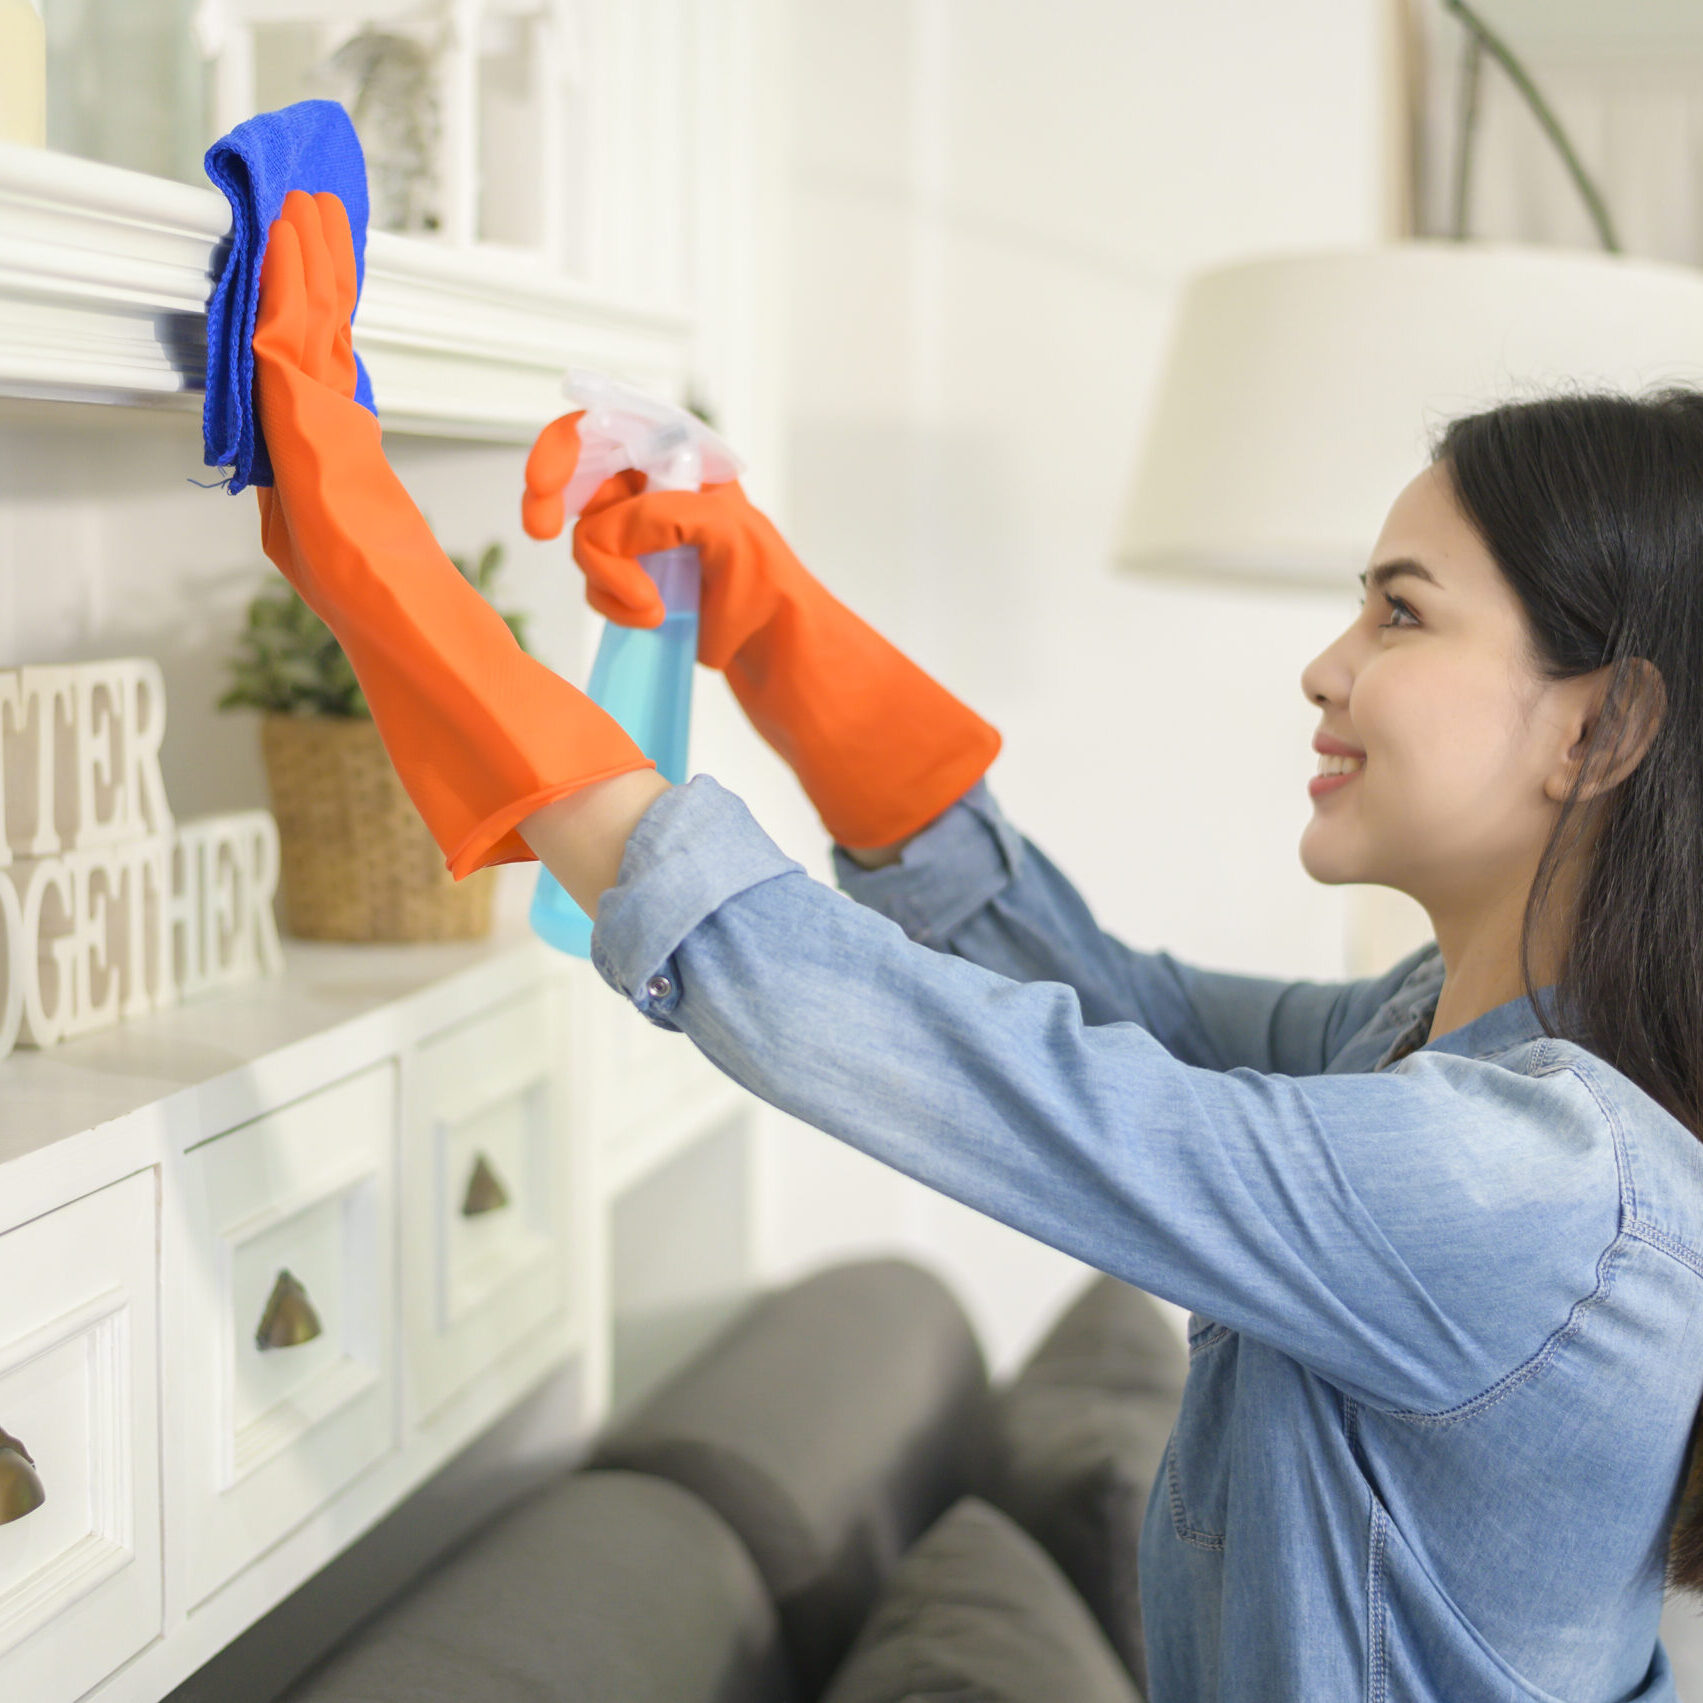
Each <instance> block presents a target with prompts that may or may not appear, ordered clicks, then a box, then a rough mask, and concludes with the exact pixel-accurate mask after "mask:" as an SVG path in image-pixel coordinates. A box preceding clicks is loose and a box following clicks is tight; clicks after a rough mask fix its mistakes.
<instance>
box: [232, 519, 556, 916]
mask: <svg viewBox="0 0 1703 1703" xmlns="http://www.w3.org/2000/svg"><path fill="white" fill-rule="evenodd" d="M450 559H451V560H452V561H453V562H454V563H455V565H456V567H457V568H458V569H459V570H460V571H461V573H462V574H463V575H464V576H465V577H466V578H467V579H468V580H469V581H470V582H471V583H472V584H473V586H474V587H475V588H476V589H477V590H478V591H480V592H481V593H484V594H486V595H489V593H490V590H491V587H492V584H493V582H494V581H495V579H496V577H497V574H498V571H499V570H500V569H501V567H502V560H503V551H502V546H501V545H500V544H495V543H493V544H490V545H488V546H487V547H486V549H485V550H484V552H483V553H482V554H481V555H480V557H479V560H478V562H477V564H475V565H470V564H469V563H468V562H467V561H466V560H464V559H461V558H457V557H451V558H450ZM499 613H501V612H500V611H499ZM502 618H503V620H504V621H505V622H506V623H507V625H508V628H509V631H510V632H512V633H513V634H514V636H515V640H516V642H517V643H518V644H519V645H520V647H521V648H522V649H523V650H524V649H526V637H525V626H526V617H525V616H524V615H520V614H506V615H503V617H502ZM229 666H230V672H231V686H230V689H229V690H228V691H227V692H226V693H225V694H224V695H223V696H222V697H221V698H220V699H219V703H218V707H219V708H220V709H221V710H228V709H238V708H243V709H257V710H259V711H261V712H262V713H261V720H260V748H261V752H262V755H263V757H264V759H265V763H266V781H267V787H268V789H269V791H270V793H271V796H272V814H273V815H274V816H275V817H276V818H277V820H278V841H279V861H280V870H279V876H280V887H281V889H282V893H283V909H284V919H283V920H284V928H285V930H286V931H287V932H288V933H290V934H293V935H298V936H301V937H303V938H306V939H309V940H476V939H479V938H481V937H482V936H484V935H485V934H487V933H489V931H490V927H491V903H492V898H493V896H494V884H495V878H496V872H495V871H494V870H492V869H482V870H479V871H477V872H476V873H474V874H472V875H470V876H468V877H467V878H466V879H465V880H463V881H459V882H458V881H455V880H454V879H452V877H451V876H450V873H449V871H448V870H447V869H446V868H445V867H444V860H443V854H442V852H441V851H439V849H438V846H437V842H436V841H435V840H433V838H432V836H431V834H430V833H429V832H428V831H427V828H426V825H425V823H424V822H422V821H421V820H420V816H419V813H418V812H417V811H416V810H415V808H414V804H413V801H412V800H411V799H410V798H409V797H408V794H407V793H406V792H405V791H404V790H403V786H402V782H401V781H400V780H399V779H398V778H397V775H396V771H395V769H394V768H392V766H391V762H390V758H389V756H388V754H387V753H386V751H385V749H384V745H383V743H382V742H381V741H380V739H379V736H378V730H377V728H376V727H374V725H373V720H372V716H371V713H370V712H369V711H368V709H367V704H366V699H365V697H364V696H363V695H362V692H361V687H360V682H359V681H357V680H356V678H355V671H354V669H353V668H351V667H350V666H349V659H348V658H347V657H346V656H345V655H344V654H343V650H342V647H341V646H340V645H339V644H338V643H337V640H336V639H335V638H334V637H333V636H332V633H331V629H330V628H329V627H327V626H326V625H325V623H324V622H323V621H321V620H320V618H319V617H318V616H317V615H316V614H314V612H313V611H312V610H311V609H310V608H309V607H308V606H307V604H306V603H305V602H303V601H302V598H301V595H300V593H298V592H297V591H296V589H295V587H294V586H292V585H290V584H289V583H288V582H286V581H283V580H278V581H276V582H275V583H273V584H271V585H269V586H268V587H267V588H266V589H265V590H263V591H260V592H258V593H256V595H255V596H254V597H253V599H252V600H251V601H250V602H249V605H248V614H247V620H246V623H245V625H244V626H243V629H242V631H241V633H240V634H239V635H238V638H237V650H236V653H235V654H234V655H233V656H232V657H231V658H230V659H229Z"/></svg>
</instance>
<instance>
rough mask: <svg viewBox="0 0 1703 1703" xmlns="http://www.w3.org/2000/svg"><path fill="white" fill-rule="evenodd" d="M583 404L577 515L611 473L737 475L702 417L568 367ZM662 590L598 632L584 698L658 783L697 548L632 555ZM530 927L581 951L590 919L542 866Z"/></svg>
mask: <svg viewBox="0 0 1703 1703" xmlns="http://www.w3.org/2000/svg"><path fill="white" fill-rule="evenodd" d="M562 388H563V390H564V392H565V393H566V394H567V396H568V399H569V400H570V401H572V402H575V403H577V404H579V406H580V407H582V408H584V409H585V414H584V417H583V418H582V419H581V420H580V423H579V439H580V457H579V461H578V462H577V463H576V465H575V467H574V475H573V478H572V479H570V480H569V482H568V485H567V488H566V489H565V490H564V491H563V493H562V506H563V508H564V509H565V510H566V512H567V513H568V514H570V515H577V514H578V513H579V512H580V510H581V509H582V508H584V507H585V505H586V503H587V502H588V501H589V500H590V498H591V496H592V493H593V492H594V491H596V490H597V488H598V486H599V485H601V484H602V483H603V481H604V480H605V479H607V478H609V476H610V475H611V474H614V473H620V472H623V471H625V470H626V469H627V468H636V469H638V471H639V472H641V473H643V474H644V475H645V476H646V478H645V489H646V490H651V491H695V490H697V489H698V488H699V487H700V486H702V485H705V484H720V483H721V482H722V481H723V480H727V479H733V478H737V477H738V475H739V473H740V472H741V471H742V470H743V465H744V464H743V463H742V462H741V461H740V460H739V458H738V457H737V456H736V455H735V454H734V453H733V451H732V450H731V449H729V448H728V447H727V445H726V444H725V443H723V442H722V440H721V439H720V438H719V437H717V436H716V434H715V433H714V432H712V431H711V430H710V428H709V427H708V426H706V425H705V424H704V422H703V421H702V420H700V419H698V417H697V416H696V415H694V414H689V413H687V411H686V410H685V409H684V408H677V407H675V406H674V405H673V404H672V403H667V402H659V401H657V400H656V399H655V398H654V397H650V396H647V395H645V393H644V392H643V391H641V390H635V389H633V388H632V387H631V386H629V385H624V384H620V383H618V382H617V381H616V380H614V379H611V378H607V377H605V376H604V375H603V374H602V373H597V372H590V371H587V370H585V369H583V368H575V369H573V370H572V371H570V372H569V374H568V376H567V380H566V382H565V383H564V384H563V386H562ZM638 560H639V566H640V567H641V568H643V569H644V571H645V572H646V573H647V574H649V575H650V577H651V579H652V580H653V581H654V582H655V584H656V588H657V590H658V591H659V592H661V593H662V601H663V610H664V613H663V617H662V625H661V626H659V627H623V626H621V625H620V624H619V623H617V622H614V621H611V622H609V623H607V624H606V625H605V627H604V629H603V637H602V639H601V641H600V642H599V644H598V647H597V658H596V660H595V661H594V662H593V664H592V668H591V682H590V684H589V685H588V686H587V688H586V695H587V696H588V697H589V698H590V699H591V701H592V702H593V703H595V704H597V705H599V706H600V707H601V708H603V709H605V710H607V711H608V712H609V714H610V715H612V716H613V717H614V718H615V719H616V721H618V722H619V723H620V724H621V726H622V728H624V729H625V731H626V733H627V736H628V737H629V738H630V739H631V740H632V741H633V743H634V744H635V745H637V746H638V748H639V749H640V750H641V751H643V752H644V754H645V755H646V756H647V757H649V758H651V759H652V760H653V761H654V762H655V764H656V766H657V770H658V772H659V773H660V774H661V775H662V777H663V779H664V780H668V781H672V782H673V783H674V784H675V785H676V786H679V785H681V784H683V783H684V781H685V779H686V749H687V740H688V737H689V733H690V728H691V719H692V670H693V665H694V664H695V663H696V662H697V659H698V588H699V569H698V552H697V550H696V548H694V547H693V546H692V545H690V544H687V545H682V546H681V547H679V548H678V549H674V550H658V551H655V552H654V553H653V554H651V555H648V556H640V557H639V559H638ZM531 921H532V927H533V930H534V931H535V932H536V933H537V934H538V935H539V936H540V938H541V939H544V940H546V941H548V942H549V943H550V945H552V946H554V947H556V948H557V949H558V950H559V951H562V952H571V953H573V954H574V955H575V956H576V957H580V958H589V957H590V956H591V918H590V917H588V916H587V915H586V914H585V912H584V911H582V910H581V909H580V908H579V906H578V905H577V904H575V903H574V901H573V899H572V898H570V897H569V895H568V894H567V892H566V891H565V890H564V889H563V887H562V885H561V883H560V882H558V881H557V880H556V878H555V877H554V876H553V875H552V874H551V873H550V871H549V870H548V869H546V868H545V867H544V866H543V865H542V864H540V865H539V866H538V885H537V887H536V888H535V889H534V890H533V894H532V912H531Z"/></svg>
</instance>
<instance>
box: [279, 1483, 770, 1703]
mask: <svg viewBox="0 0 1703 1703" xmlns="http://www.w3.org/2000/svg"><path fill="white" fill-rule="evenodd" d="M592 1698H597V1699H599V1700H601V1703H793V1698H794V1692H793V1689H792V1685H791V1680H790V1677H789V1674H788V1671H787V1667H786V1661H785V1656H784V1653H783V1652H782V1649H781V1644H780V1636H779V1628H778V1626H777V1624H776V1621H775V1614H774V1608H773V1605H772V1604H771V1603H770V1602H769V1599H768V1597H767V1595H766V1594H765V1592H764V1590H763V1586H762V1582H761V1581H760V1580H759V1579H758V1577H757V1572H756V1569H755V1567H754V1566H753V1565H752V1562H751V1558H750V1556H749V1555H748V1554H747V1553H746V1551H745V1547H744V1545H743V1544H741V1543H740V1541H739V1539H738V1538H737V1537H735V1536H734V1534H733V1533H732V1532H731V1531H729V1530H728V1528H727V1526H726V1525H725V1524H724V1523H723V1522H722V1521H721V1520H720V1519H718V1518H717V1516H716V1515H715V1514H713V1513H712V1512H711V1511H710V1510H709V1509H708V1508H706V1507H705V1506H704V1505H703V1503H701V1502H700V1501H698V1500H697V1498H696V1497H694V1496H690V1495H688V1494H687V1493H686V1492H685V1491H684V1490H681V1489H680V1488H679V1487H678V1486H677V1485H673V1484H669V1483H666V1482H664V1481H663V1480H661V1479H654V1478H645V1477H643V1476H641V1475H639V1474H635V1473H624V1472H596V1473H572V1474H569V1475H567V1476H565V1477H564V1478H562V1479H560V1480H559V1481H557V1483H555V1484H554V1485H552V1486H550V1487H549V1488H547V1489H545V1490H543V1491H540V1492H539V1493H538V1494H537V1495H536V1496H533V1497H531V1498H529V1499H528V1500H527V1501H526V1502H525V1503H524V1504H522V1505H521V1506H520V1507H519V1508H518V1509H516V1510H515V1511H513V1512H511V1513H509V1514H506V1515H504V1516H503V1518H501V1519H500V1520H498V1521H496V1522H495V1523H494V1524H493V1525H491V1526H489V1527H487V1528H486V1529H485V1530H484V1531H482V1532H481V1533H479V1534H478V1536H476V1537H475V1538H474V1539H473V1540H472V1541H471V1542H470V1543H468V1544H467V1545H466V1546H465V1547H464V1548H462V1549H460V1550H458V1551H457V1552H456V1553H455V1554H454V1555H452V1556H451V1557H450V1558H449V1559H448V1560H447V1561H446V1562H444V1564H443V1565H442V1566H441V1567H439V1568H437V1569H436V1570H435V1571H434V1572H432V1573H429V1574H427V1576H426V1577H425V1578H424V1579H423V1580H421V1581H420V1583H419V1584H418V1585H416V1586H415V1587H414V1588H413V1589H412V1590H410V1591H409V1592H408V1593H407V1594H406V1595H404V1596H402V1597H401V1598H399V1599H398V1600H397V1601H396V1602H394V1603H392V1604H391V1605H390V1606H389V1607H388V1608H386V1609H385V1610H383V1611H382V1612H381V1613H380V1614H378V1615H377V1616H375V1617H374V1618H373V1619H372V1620H370V1621H368V1622H367V1623H366V1624H365V1625H364V1626H362V1627H360V1628H358V1629H357V1630H356V1632H355V1633H354V1634H353V1635H352V1636H351V1637H350V1638H349V1639H348V1640H347V1641H346V1642H345V1643H344V1644H343V1645H342V1646H341V1647H340V1648H339V1649H337V1650H335V1651H333V1652H332V1654H331V1655H330V1657H329V1658H328V1659H327V1660H326V1661H325V1662H324V1663H323V1664H321V1666H319V1667H318V1668H316V1669H315V1670H314V1671H313V1672H312V1673H310V1674H308V1675H307V1676H306V1677H305V1678H304V1679H303V1680H302V1681H301V1682H300V1683H299V1684H298V1685H297V1687H296V1688H295V1689H294V1690H292V1691H290V1692H289V1693H288V1694H287V1697H286V1698H285V1700H284V1703H589V1700H590V1699H592Z"/></svg>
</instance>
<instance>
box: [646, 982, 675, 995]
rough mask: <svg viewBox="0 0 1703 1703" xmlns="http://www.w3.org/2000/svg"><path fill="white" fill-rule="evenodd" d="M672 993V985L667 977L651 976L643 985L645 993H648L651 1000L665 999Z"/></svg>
mask: <svg viewBox="0 0 1703 1703" xmlns="http://www.w3.org/2000/svg"><path fill="white" fill-rule="evenodd" d="M673 991H674V984H673V982H671V981H670V980H669V979H668V977H667V976H652V977H651V979H650V980H649V981H648V982H646V983H645V992H646V993H648V994H649V995H650V996H651V998H652V999H667V997H668V996H669V995H670V994H671V993H673Z"/></svg>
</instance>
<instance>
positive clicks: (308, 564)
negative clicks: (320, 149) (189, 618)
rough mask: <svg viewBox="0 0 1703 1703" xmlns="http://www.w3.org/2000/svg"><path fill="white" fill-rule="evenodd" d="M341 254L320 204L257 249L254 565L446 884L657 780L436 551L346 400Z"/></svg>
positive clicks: (290, 198)
mask: <svg viewBox="0 0 1703 1703" xmlns="http://www.w3.org/2000/svg"><path fill="white" fill-rule="evenodd" d="M354 307H355V255H354V246H353V243H352V242H351V240H350V235H349V220H348V216H347V214H346V213H345V212H344V210H343V204H342V202H340V201H339V200H338V199H337V197H336V196H335V195H330V194H320V195H315V196H309V195H307V194H306V193H304V192H303V191H301V190H292V191H291V192H290V193H289V194H288V195H287V196H285V198H284V207H283V214H282V216H281V217H280V218H279V219H278V220H277V222H276V223H275V224H273V226H272V228H271V230H270V231H269V232H268V233H267V239H266V256H265V259H264V261H263V262H262V264H261V268H260V306H259V312H258V314H257V317H256V319H255V327H254V389H255V398H256V402H257V405H258V408H259V413H260V424H261V429H262V430H263V431H264V433H265V434H266V447H267V449H268V450H269V451H270V453H271V456H272V469H273V476H274V478H275V480H276V484H275V485H274V486H273V487H272V488H270V489H267V488H265V487H257V489H256V494H257V495H258V497H259V499H260V521H261V541H262V544H263V545H264V547H265V550H266V554H267V555H268V556H270V557H271V559H272V560H273V562H274V563H276V564H277V566H278V567H279V568H280V569H281V570H282V572H283V574H284V577H285V578H286V579H288V580H289V581H290V583H291V584H292V585H294V586H295V588H296V589H297V590H298V591H299V592H300V593H301V594H302V597H303V599H304V600H305V601H306V602H307V604H308V606H309V607H310V608H311V609H313V611H314V612H315V613H316V614H317V615H318V616H319V617H320V618H321V619H322V620H323V621H324V622H325V624H326V625H327V626H328V627H330V629H331V630H332V632H333V633H335V634H336V636H337V641H338V643H339V644H341V645H342V647H343V649H344V651H345V652H346V653H347V655H348V658H349V662H350V664H351V666H352V667H353V668H354V671H355V677H356V679H357V680H359V681H360V683H361V690H362V691H363V692H364V693H365V694H366V699H367V705H368V707H369V708H370V709H371V711H372V717H373V721H374V723H375V724H376V726H377V728H378V733H379V737H380V739H382V740H383V741H384V748H385V750H386V751H387V752H388V753H389V755H390V760H391V762H392V763H393V764H394V765H395V767H396V772H397V774H398V776H399V777H400V778H401V781H402V784H403V786H404V787H406V788H407V791H408V796H409V797H410V798H411V799H413V801H414V805H415V807H416V808H417V809H418V810H419V812H420V815H421V817H422V818H423V819H424V821H425V824H426V826H427V827H428V828H429V829H430V830H431V832H432V837H433V838H434V839H435V840H436V841H437V843H438V845H439V847H440V848H441V849H442V851H443V854H444V861H445V863H446V864H447V866H448V868H449V870H450V872H451V873H452V874H453V875H454V876H455V878H456V879H457V880H460V879H461V878H462V877H463V876H465V875H470V874H471V873H472V872H473V871H474V870H476V869H482V868H484V867H485V866H486V865H487V864H493V863H524V862H527V861H529V860H532V859H533V856H534V854H533V852H532V850H531V848H530V847H528V845H527V844H526V842H525V841H524V840H523V839H522V838H521V837H520V835H519V834H518V833H517V832H516V831H515V824H516V823H518V822H521V821H523V820H524V819H525V818H526V817H528V816H530V815H531V814H532V812H533V811H535V810H537V809H539V808H540V807H541V806H543V805H545V804H548V803H549V802H550V801H551V800H552V799H555V798H560V797H563V796H564V795H565V794H567V793H570V792H577V791H578V790H579V789H580V788H581V787H584V786H589V785H590V784H591V783H593V782H594V781H600V780H606V779H608V778H609V777H610V776H612V775H619V774H625V773H627V772H628V771H629V770H633V769H651V768H655V767H656V765H655V764H654V763H653V762H652V761H651V760H650V758H648V757H646V756H645V754H644V753H643V752H642V751H641V750H640V749H639V748H638V746H637V745H636V744H634V743H633V741H632V740H631V739H630V738H628V736H627V734H626V732H625V731H624V730H623V729H622V727H621V725H620V724H619V723H618V722H617V721H616V720H615V719H614V718H613V717H612V716H609V715H607V714H605V713H604V711H603V710H601V709H600V708H598V706H597V705H596V704H594V703H592V701H591V700H590V699H589V698H588V697H586V696H585V694H584V693H583V692H580V691H579V690H578V689H577V688H576V687H574V686H572V685H570V684H569V683H568V682H567V681H566V680H563V679H561V678H560V677H559V676H558V675H556V674H553V673H552V672H551V671H550V670H549V669H548V668H546V667H545V666H544V664H543V663H541V662H539V661H537V660H536V658H534V657H530V656H528V655H527V654H526V652H525V651H523V650H522V649H521V648H520V646H519V645H518V644H517V643H516V642H515V639H514V635H513V634H512V633H511V632H510V631H509V629H508V628H507V626H505V625H504V623H503V620H502V617H501V616H500V615H498V614H497V612H496V610H494V609H493V608H492V607H491V605H490V604H489V603H487V602H486V601H485V599H484V598H483V597H481V596H480V595H479V593H478V592H477V591H475V590H474V589H473V587H472V586H471V585H469V584H468V582H467V581H466V580H465V579H464V578H462V576H461V574H460V572H459V571H458V570H457V569H456V566H455V564H454V563H453V562H451V561H450V559H449V558H448V557H447V556H446V555H445V554H444V553H443V551H442V549H441V548H439V546H438V542H437V540H436V539H435V538H433V536H432V534H431V531H430V529H429V528H428V527H427V525H426V522H425V519H424V518H423V517H422V515H421V514H420V511H419V510H418V509H417V508H415V506H414V504H413V502H412V500H411V499H410V498H409V496H408V493H407V492H406V491H405V490H404V489H403V487H402V482H401V481H400V480H399V479H398V478H397V477H396V475H395V473H393V472H392V471H391V468H390V464H389V463H388V462H387V461H386V460H385V458H384V451H383V449H382V448H381V447H380V444H379V424H378V421H377V419H376V418H375V417H374V416H373V415H372V414H371V413H369V412H368V411H367V410H366V409H365V408H363V407H361V405H360V404H359V403H358V402H356V401H355V400H354V394H355V362H354V354H353V345H352V343H351V341H350V330H349V319H350V315H351V314H352V313H353V311H354Z"/></svg>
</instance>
